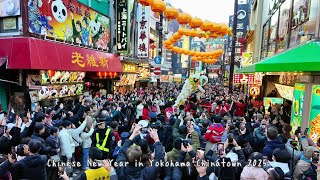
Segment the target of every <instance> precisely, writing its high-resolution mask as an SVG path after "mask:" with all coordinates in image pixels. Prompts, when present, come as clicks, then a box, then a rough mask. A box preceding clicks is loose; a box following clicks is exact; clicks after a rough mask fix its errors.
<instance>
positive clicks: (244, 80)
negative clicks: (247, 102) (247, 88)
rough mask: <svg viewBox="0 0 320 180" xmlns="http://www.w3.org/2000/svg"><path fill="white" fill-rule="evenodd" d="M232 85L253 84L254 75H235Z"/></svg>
mask: <svg viewBox="0 0 320 180" xmlns="http://www.w3.org/2000/svg"><path fill="white" fill-rule="evenodd" d="M233 83H234V84H254V74H235V75H233Z"/></svg>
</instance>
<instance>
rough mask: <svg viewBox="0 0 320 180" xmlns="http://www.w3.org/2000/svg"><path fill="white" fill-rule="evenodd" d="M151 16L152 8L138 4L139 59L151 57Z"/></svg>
mask: <svg viewBox="0 0 320 180" xmlns="http://www.w3.org/2000/svg"><path fill="white" fill-rule="evenodd" d="M149 14H150V7H142V5H141V4H138V48H137V57H139V58H148V57H149V22H148V21H149Z"/></svg>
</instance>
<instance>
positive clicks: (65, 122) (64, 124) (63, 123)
mask: <svg viewBox="0 0 320 180" xmlns="http://www.w3.org/2000/svg"><path fill="white" fill-rule="evenodd" d="M70 125H71V122H70V121H63V122H62V126H63V127H64V128H66V127H68V126H70Z"/></svg>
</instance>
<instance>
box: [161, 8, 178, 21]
mask: <svg viewBox="0 0 320 180" xmlns="http://www.w3.org/2000/svg"><path fill="white" fill-rule="evenodd" d="M178 16H179V10H178V9H176V8H174V7H170V6H169V7H167V8H166V10H165V11H164V17H165V18H166V19H168V20H169V21H172V20H173V19H177V18H178Z"/></svg>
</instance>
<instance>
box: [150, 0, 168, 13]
mask: <svg viewBox="0 0 320 180" xmlns="http://www.w3.org/2000/svg"><path fill="white" fill-rule="evenodd" d="M151 10H152V11H153V12H155V13H156V17H159V14H160V13H162V12H164V11H165V10H166V3H165V2H163V1H162V0H153V3H152V4H151Z"/></svg>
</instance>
